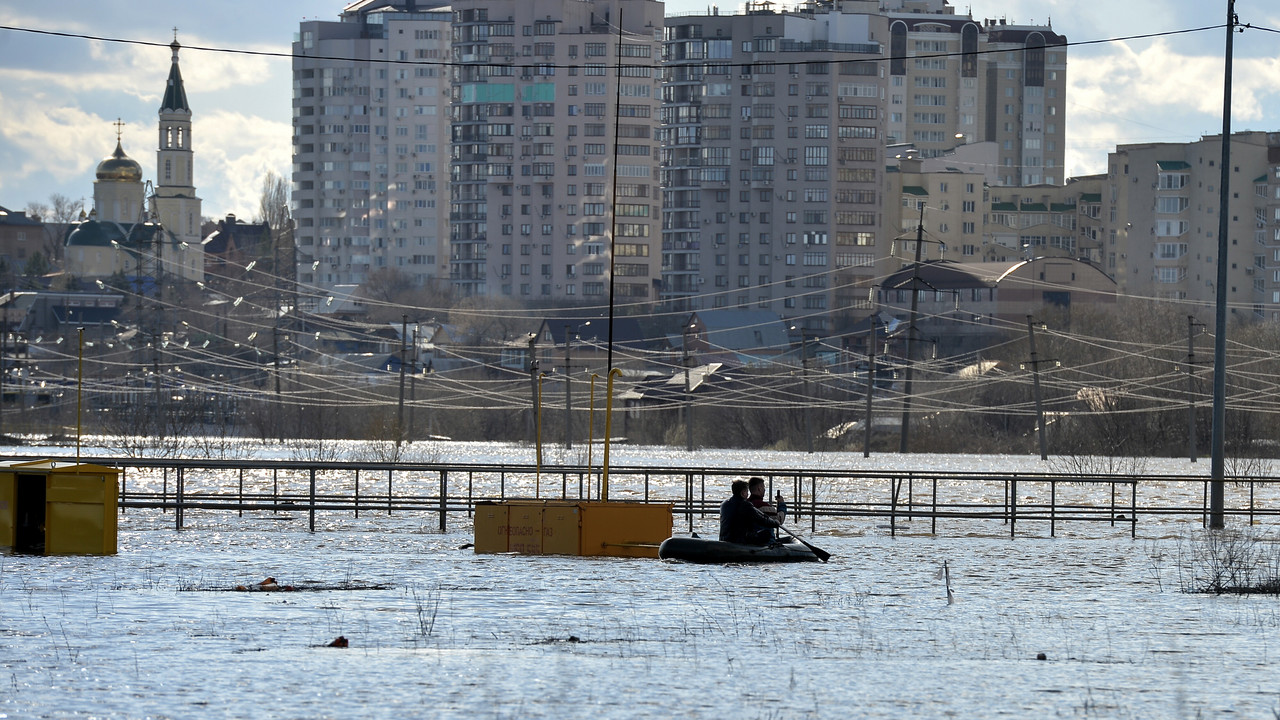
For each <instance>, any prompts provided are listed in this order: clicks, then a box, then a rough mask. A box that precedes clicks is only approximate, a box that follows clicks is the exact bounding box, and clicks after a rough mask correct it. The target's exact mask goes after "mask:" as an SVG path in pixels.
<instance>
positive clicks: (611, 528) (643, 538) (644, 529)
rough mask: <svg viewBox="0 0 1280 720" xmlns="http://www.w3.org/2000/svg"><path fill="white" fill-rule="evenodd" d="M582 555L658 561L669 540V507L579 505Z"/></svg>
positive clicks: (613, 503)
mask: <svg viewBox="0 0 1280 720" xmlns="http://www.w3.org/2000/svg"><path fill="white" fill-rule="evenodd" d="M579 508H580V509H581V511H582V535H581V538H582V540H581V548H582V550H581V554H582V555H609V556H613V557H653V558H656V557H658V545H660V544H662V541H663V540H666V539H667V538H669V537H671V525H672V515H671V505H670V504H669V503H660V504H641V503H628V502H592V503H579Z"/></svg>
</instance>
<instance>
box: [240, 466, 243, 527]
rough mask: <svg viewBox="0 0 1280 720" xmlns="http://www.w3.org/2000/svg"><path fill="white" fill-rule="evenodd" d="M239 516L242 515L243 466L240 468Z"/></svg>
mask: <svg viewBox="0 0 1280 720" xmlns="http://www.w3.org/2000/svg"><path fill="white" fill-rule="evenodd" d="M240 517H244V468H240Z"/></svg>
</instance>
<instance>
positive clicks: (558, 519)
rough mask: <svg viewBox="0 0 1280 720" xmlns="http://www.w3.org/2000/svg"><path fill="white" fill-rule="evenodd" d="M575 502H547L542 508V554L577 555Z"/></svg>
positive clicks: (576, 513) (576, 510) (576, 509)
mask: <svg viewBox="0 0 1280 720" xmlns="http://www.w3.org/2000/svg"><path fill="white" fill-rule="evenodd" d="M580 516H581V513H580V512H579V511H578V505H577V504H576V503H547V506H546V507H544V508H543V509H542V554H543V555H577V554H579V553H578V518H579V517H580Z"/></svg>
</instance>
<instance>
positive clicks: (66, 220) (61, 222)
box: [27, 193, 84, 262]
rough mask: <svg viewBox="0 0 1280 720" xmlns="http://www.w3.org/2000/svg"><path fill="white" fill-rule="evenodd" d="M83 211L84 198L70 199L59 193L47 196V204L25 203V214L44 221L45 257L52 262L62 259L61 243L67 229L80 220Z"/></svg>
mask: <svg viewBox="0 0 1280 720" xmlns="http://www.w3.org/2000/svg"><path fill="white" fill-rule="evenodd" d="M83 211H84V198H70V197H67V196H66V195H62V194H60V193H54V194H52V195H50V196H49V202H48V203H39V202H31V203H27V214H28V215H30V216H32V217H38V218H40V219H41V220H42V221H44V235H45V240H44V247H43V248H42V250H43V251H44V254H45V257H47V258H49V259H50V260H52V261H55V262H56V261H58V260H60V259H61V258H62V241H63V238H65V237H66V234H67V229H68V228H69V227H71V225H72V224H73V223H75V222H77V221H78V220H79V219H80V213H81V212H83Z"/></svg>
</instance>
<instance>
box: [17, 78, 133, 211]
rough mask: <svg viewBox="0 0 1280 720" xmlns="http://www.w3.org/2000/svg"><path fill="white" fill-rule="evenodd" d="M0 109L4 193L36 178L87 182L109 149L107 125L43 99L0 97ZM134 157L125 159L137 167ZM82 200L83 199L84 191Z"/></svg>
mask: <svg viewBox="0 0 1280 720" xmlns="http://www.w3.org/2000/svg"><path fill="white" fill-rule="evenodd" d="M0 105H2V106H3V107H4V108H5V119H4V121H3V123H0V137H2V138H4V144H5V145H6V146H8V147H9V148H10V153H9V155H10V157H9V161H10V163H9V165H8V167H7V168H6V170H5V172H4V173H3V174H0V188H3V189H5V190H9V191H11V190H13V189H21V188H24V187H25V181H26V180H27V179H28V178H30V177H31V176H33V175H35V174H38V173H46V174H48V175H50V176H51V177H53V178H54V179H56V180H57V181H59V182H68V181H73V180H75V179H76V178H79V177H85V176H87V177H89V178H90V179H92V171H93V169H94V168H95V167H97V164H98V162H99V161H100V160H101V159H102V158H103V157H106V156H107V155H110V154H111V151H112V150H113V149H114V148H112V147H111V146H110V144H109V143H110V140H109V137H110V136H109V135H108V133H107V132H106V130H107V129H108V128H109V124H108V123H109V122H110V121H109V120H107V119H106V118H103V117H100V116H98V115H95V114H93V113H88V112H85V111H83V110H81V109H80V108H78V107H73V106H60V105H57V104H56V102H55V101H54V100H53V99H52V98H50V97H49V96H48V95H46V94H44V93H40V94H37V95H34V96H23V95H19V96H16V97H15V96H13V95H11V94H5V95H2V96H0ZM135 133H138V134H140V131H135ZM135 133H126V141H125V144H126V147H128V145H129V142H128V140H129V139H130V138H129V136H130V135H133V134H135ZM137 147H142V145H141V144H140V143H139V144H138V145H137ZM126 152H127V151H126ZM137 155H138V153H137V152H134V153H131V156H134V157H135V159H138V160H139V161H140V162H141V161H142V159H141V158H138V157H136V156H137ZM15 163H16V164H15ZM84 194H86V195H87V194H88V188H85V190H84ZM32 199H34V198H32Z"/></svg>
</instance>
